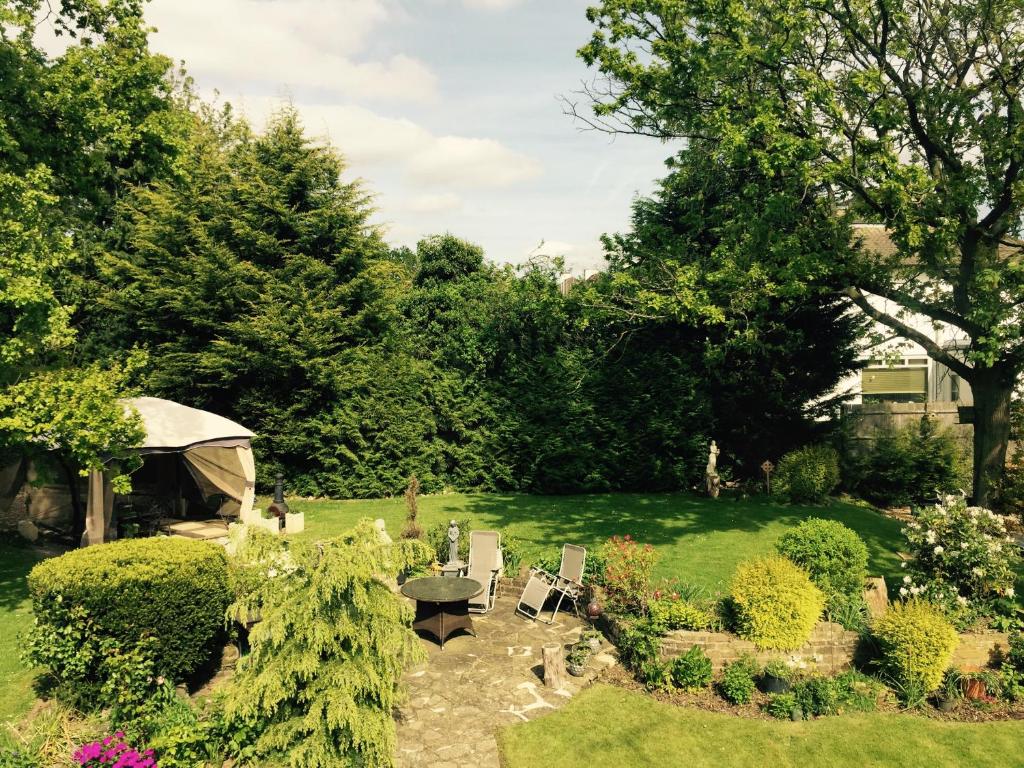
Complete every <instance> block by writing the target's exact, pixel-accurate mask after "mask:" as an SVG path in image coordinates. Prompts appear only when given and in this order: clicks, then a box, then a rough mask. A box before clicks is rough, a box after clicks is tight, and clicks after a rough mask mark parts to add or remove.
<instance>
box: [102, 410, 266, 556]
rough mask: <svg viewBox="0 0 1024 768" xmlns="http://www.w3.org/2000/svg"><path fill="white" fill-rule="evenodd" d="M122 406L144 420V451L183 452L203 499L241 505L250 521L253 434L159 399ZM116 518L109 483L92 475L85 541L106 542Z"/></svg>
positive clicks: (243, 517)
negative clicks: (222, 498) (212, 497)
mask: <svg viewBox="0 0 1024 768" xmlns="http://www.w3.org/2000/svg"><path fill="white" fill-rule="evenodd" d="M121 402H122V403H123V404H124V406H125V408H134V409H135V410H136V411H138V413H139V416H140V417H141V418H142V425H143V427H144V428H145V430H146V437H145V439H144V440H143V441H142V445H141V446H139V448H138V450H139V452H140V453H143V454H146V453H180V454H181V456H182V458H183V459H184V460H185V464H186V466H187V467H188V470H189V472H190V474H191V475H192V477H193V479H194V480H195V481H196V484H197V485H198V486H199V488H200V490H201V491H202V492H203V495H204V496H210V495H212V494H215V493H223V494H224V495H225V496H227V497H229V498H231V499H233V500H234V501H235V502H237V503H238V516H239V518H240V519H241V520H242V521H243V522H247V521H248V520H249V517H250V516H251V514H252V508H253V504H254V503H255V500H256V465H255V462H254V461H253V456H252V446H251V443H250V439H251V438H252V437H255V435H254V434H253V432H251V431H250V430H248V429H246V428H245V427H243V426H242V425H241V424H236V423H235V422H233V421H231V420H230V419H225V418H224V417H223V416H218V415H217V414H215V413H210V412H209V411H201V410H199V409H198V408H190V407H189V406H187V405H182V404H181V403H175V402H173V401H171V400H163V399H161V398H159V397H132V398H126V399H124V400H122V401H121ZM112 516H113V494H112V493H111V491H110V484H109V482H108V480H107V478H105V477H103V475H102V473H100V472H93V473H91V474H90V478H89V503H88V509H87V512H86V525H85V536H84V542H83V543H85V544H99V543H102V542H103V540H104V539H105V538H107V533H108V528H110V525H111V518H112Z"/></svg>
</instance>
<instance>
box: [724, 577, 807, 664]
mask: <svg viewBox="0 0 1024 768" xmlns="http://www.w3.org/2000/svg"><path fill="white" fill-rule="evenodd" d="M730 594H731V597H732V610H733V619H734V622H735V629H736V634H738V635H739V636H740V637H742V638H743V639H745V640H750V641H751V642H753V643H755V644H756V645H757V646H758V647H759V648H767V649H772V650H782V651H789V650H794V649H796V648H799V647H800V646H801V645H803V644H804V643H805V642H807V638H808V637H810V635H811V630H813V629H814V625H815V624H816V623H817V621H818V619H819V618H820V617H821V612H822V609H823V608H824V607H825V596H824V595H823V594H822V592H821V590H820V589H818V588H817V587H816V586H814V583H813V582H812V581H811V579H810V577H809V576H808V575H807V572H806V571H804V570H803V569H801V568H799V567H798V566H796V565H794V564H793V563H792V562H790V561H789V560H787V559H786V558H784V557H765V558H761V559H758V560H750V561H748V562H746V563H742V564H740V566H739V567H738V568H737V569H736V574H735V575H734V576H733V579H732V585H731V587H730Z"/></svg>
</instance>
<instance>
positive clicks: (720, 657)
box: [661, 621, 860, 674]
mask: <svg viewBox="0 0 1024 768" xmlns="http://www.w3.org/2000/svg"><path fill="white" fill-rule="evenodd" d="M859 641H860V636H859V635H858V634H857V633H856V632H851V631H849V630H847V629H843V627H842V626H841V625H839V624H835V623H833V622H830V621H819V622H818V624H817V625H816V626H815V627H814V630H813V631H812V632H811V637H810V639H809V640H808V641H807V642H806V643H805V644H804V645H802V646H801V647H800V648H798V649H797V650H795V651H787V652H783V651H762V650H758V648H757V646H755V645H754V644H753V643H751V642H750V641H748V640H741V639H740V638H738V637H736V635H733V634H730V633H728V632H690V631H687V630H676V631H674V632H669V633H668V634H667V635H665V637H664V638H663V639H662V641H661V657H662V658H663V659H669V658H673V657H675V656H679V655H680V654H683V653H686V652H687V651H688V650H690V649H691V648H693V647H694V646H699V647H700V648H702V649H703V650H704V652H705V653H706V654H707V655H708V658H710V659H711V664H712V666H713V667H714V668H715V671H716V672H717V671H720V670H721V669H722V667H724V666H725V665H726V664H727V663H730V662H733V661H736V660H737V659H739V658H740V656H742V655H744V654H750V655H751V656H754V657H755V658H756V659H757V661H758V663H759V664H765V663H766V662H768V661H770V660H772V659H781V660H783V661H786V662H791V663H793V664H797V665H799V664H806V668H807V669H809V670H817V671H819V672H823V673H826V674H835V673H837V672H842V671H843V670H846V669H849V668H850V667H851V666H852V664H853V656H854V653H855V651H856V650H857V644H858V642H859Z"/></svg>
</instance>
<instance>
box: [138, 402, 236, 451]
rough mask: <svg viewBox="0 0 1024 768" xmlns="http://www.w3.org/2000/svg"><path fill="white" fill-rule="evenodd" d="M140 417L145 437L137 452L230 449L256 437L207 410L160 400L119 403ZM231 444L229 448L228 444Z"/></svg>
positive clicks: (229, 420)
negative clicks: (204, 447)
mask: <svg viewBox="0 0 1024 768" xmlns="http://www.w3.org/2000/svg"><path fill="white" fill-rule="evenodd" d="M121 403H122V404H123V405H124V406H125V408H126V409H127V408H134V409H135V410H136V411H138V412H139V416H141V417H142V424H143V427H144V428H145V430H146V438H145V439H144V440H143V441H142V445H141V446H140V448H139V450H140V451H141V452H143V453H146V452H151V451H184V450H186V449H188V448H191V447H192V446H195V445H199V444H201V443H202V444H206V445H211V444H224V445H225V447H233V446H237V445H241V444H243V443H246V444H247V443H248V441H249V440H250V439H251V438H253V437H255V434H254V433H252V432H250V431H249V430H248V429H246V428H245V427H243V426H242V425H241V424H236V423H235V422H233V421H231V419H225V418H224V417H223V416H218V415H217V414H215V413H210V412H209V411H201V410H199V409H198V408H190V407H189V406H187V405H182V404H181V403H175V402H173V401H172V400H164V399H162V398H159V397H130V398H125V399H124V400H122V401H121ZM228 444H230V446H229V445H228Z"/></svg>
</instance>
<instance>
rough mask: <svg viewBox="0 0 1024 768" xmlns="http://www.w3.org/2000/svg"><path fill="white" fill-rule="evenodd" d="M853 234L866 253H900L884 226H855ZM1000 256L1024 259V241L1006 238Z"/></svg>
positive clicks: (887, 254) (883, 254)
mask: <svg viewBox="0 0 1024 768" xmlns="http://www.w3.org/2000/svg"><path fill="white" fill-rule="evenodd" d="M853 234H854V236H855V237H856V238H857V239H859V240H860V241H861V247H862V248H863V249H864V251H865V252H866V253H873V254H875V255H877V256H881V257H883V258H885V257H887V256H895V255H896V254H897V253H899V249H898V248H897V247H896V244H895V243H894V242H893V241H892V238H891V237H890V236H889V230H888V228H887V227H886V226H885V225H884V224H854V225H853ZM999 255H1000V256H1001V257H1002V258H1004V259H1011V258H1021V257H1024V240H1016V239H1014V238H1010V237H1007V238H1004V242H1002V243H1000V245H999Z"/></svg>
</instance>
